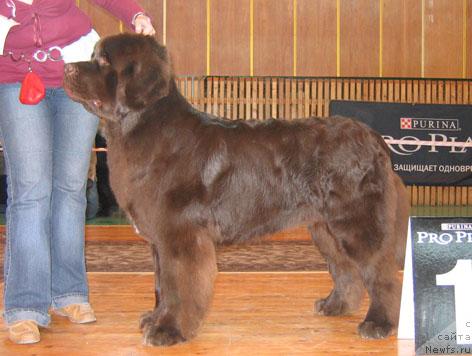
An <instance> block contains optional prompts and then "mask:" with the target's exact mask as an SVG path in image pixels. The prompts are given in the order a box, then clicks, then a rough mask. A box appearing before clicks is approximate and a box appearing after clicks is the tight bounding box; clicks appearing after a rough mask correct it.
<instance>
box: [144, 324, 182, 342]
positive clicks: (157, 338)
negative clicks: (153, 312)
mask: <svg viewBox="0 0 472 356" xmlns="http://www.w3.org/2000/svg"><path fill="white" fill-rule="evenodd" d="M185 341H186V340H185V338H184V337H183V336H182V333H181V332H180V330H178V329H177V328H175V327H173V326H164V325H152V326H150V325H148V327H147V328H146V329H144V331H143V343H144V345H148V346H170V345H175V344H179V343H182V342H185Z"/></svg>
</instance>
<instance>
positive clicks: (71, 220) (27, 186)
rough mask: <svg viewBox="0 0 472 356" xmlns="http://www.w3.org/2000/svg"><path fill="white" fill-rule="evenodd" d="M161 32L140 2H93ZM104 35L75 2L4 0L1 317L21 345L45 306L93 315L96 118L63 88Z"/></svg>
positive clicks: (34, 333) (79, 318)
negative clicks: (68, 69)
mask: <svg viewBox="0 0 472 356" xmlns="http://www.w3.org/2000/svg"><path fill="white" fill-rule="evenodd" d="M93 2H94V3H95V4H97V5H99V6H101V7H103V8H104V9H106V10H107V11H109V12H110V13H112V14H113V15H115V16H117V17H118V18H119V19H121V20H122V21H123V22H124V23H125V24H126V25H127V26H128V27H130V28H134V30H135V31H136V32H138V33H143V34H145V35H154V33H155V30H154V28H153V26H152V24H151V20H150V18H149V17H148V16H147V15H145V14H144V12H143V9H142V8H141V7H140V6H139V5H138V4H137V3H136V2H135V1H134V0H93ZM97 40H98V35H97V33H96V32H95V31H94V30H93V29H92V24H91V21H90V19H89V18H88V17H87V16H86V15H85V14H84V13H83V12H82V11H81V10H80V9H79V8H78V7H77V5H76V1H75V0H0V55H1V54H3V55H1V56H0V108H1V111H0V140H1V142H2V146H3V150H4V156H5V161H6V171H7V179H8V207H7V213H6V225H7V239H6V249H5V272H4V277H5V284H4V308H5V310H4V320H5V323H6V325H7V326H8V329H9V338H10V340H11V341H13V342H15V343H18V344H29V343H35V342H38V341H39V340H40V333H39V328H38V326H42V327H46V326H47V325H48V324H49V322H50V315H49V314H48V310H49V309H50V308H51V309H52V310H53V311H54V312H55V313H57V314H59V315H61V316H64V317H67V318H68V319H69V320H70V321H72V322H75V323H89V322H93V321H95V320H96V319H95V314H94V312H93V309H92V307H91V306H90V304H89V302H88V283H87V276H86V271H85V257H84V225H85V207H86V198H85V186H86V181H87V170H88V166H89V160H90V152H91V149H92V142H93V139H94V137H95V134H96V130H97V123H98V119H97V117H95V116H94V115H92V114H90V113H88V112H87V111H85V110H84V109H83V107H82V105H81V104H78V103H75V102H73V101H72V100H71V99H69V97H68V96H67V95H66V93H65V92H64V90H63V88H62V87H61V86H62V78H63V69H64V63H67V62H76V61H82V60H89V59H90V55H91V53H92V51H93V46H94V44H95V42H96V41H97Z"/></svg>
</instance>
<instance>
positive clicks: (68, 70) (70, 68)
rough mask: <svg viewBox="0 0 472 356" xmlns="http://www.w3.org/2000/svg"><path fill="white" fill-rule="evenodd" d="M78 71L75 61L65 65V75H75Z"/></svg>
mask: <svg viewBox="0 0 472 356" xmlns="http://www.w3.org/2000/svg"><path fill="white" fill-rule="evenodd" d="M75 73H77V67H76V66H75V65H74V64H73V63H68V64H66V65H65V66H64V74H65V75H74V74H75Z"/></svg>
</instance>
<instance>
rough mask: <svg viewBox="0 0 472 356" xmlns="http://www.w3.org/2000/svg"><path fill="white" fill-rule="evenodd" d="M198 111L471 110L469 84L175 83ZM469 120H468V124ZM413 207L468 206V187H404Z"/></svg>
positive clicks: (281, 114) (266, 114)
mask: <svg viewBox="0 0 472 356" xmlns="http://www.w3.org/2000/svg"><path fill="white" fill-rule="evenodd" d="M177 83H178V87H179V89H180V90H181V92H182V94H183V95H184V96H185V97H187V99H188V100H189V101H190V102H191V103H192V104H193V105H194V106H195V107H197V108H198V109H200V110H202V111H205V112H208V113H212V114H215V115H219V116H224V117H227V118H230V119H257V120H264V119H268V118H284V119H287V120H290V119H293V118H303V117H309V116H319V117H327V116H329V102H330V100H335V99H338V100H358V101H375V102H393V103H416V104H467V105H471V104H472V80H468V79H465V80H462V79H457V80H453V79H387V78H385V79H384V78H298V77H178V78H177ZM471 120H472V118H471ZM408 191H409V194H410V200H411V204H412V205H413V206H443V205H448V206H449V205H472V187H454V186H449V187H437V186H409V187H408Z"/></svg>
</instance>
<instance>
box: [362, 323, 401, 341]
mask: <svg viewBox="0 0 472 356" xmlns="http://www.w3.org/2000/svg"><path fill="white" fill-rule="evenodd" d="M357 330H358V331H359V335H360V336H361V337H362V338H363V339H384V338H386V337H388V336H389V335H390V334H392V332H393V331H394V327H393V326H392V325H391V324H390V323H383V324H377V323H375V322H373V321H364V322H362V323H360V324H359V326H358V327H357Z"/></svg>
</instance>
